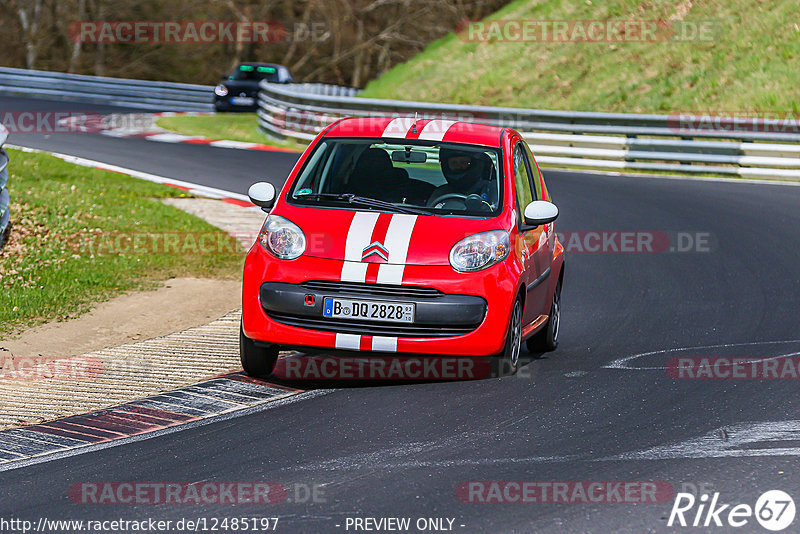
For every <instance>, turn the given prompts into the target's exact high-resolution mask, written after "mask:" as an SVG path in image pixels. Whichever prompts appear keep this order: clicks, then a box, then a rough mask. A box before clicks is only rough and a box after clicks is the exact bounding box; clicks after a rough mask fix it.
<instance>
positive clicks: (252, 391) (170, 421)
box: [0, 373, 322, 472]
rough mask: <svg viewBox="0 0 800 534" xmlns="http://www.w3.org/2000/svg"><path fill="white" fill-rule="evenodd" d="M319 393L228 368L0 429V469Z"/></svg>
mask: <svg viewBox="0 0 800 534" xmlns="http://www.w3.org/2000/svg"><path fill="white" fill-rule="evenodd" d="M300 394H304V395H300ZM318 394H322V392H321V391H320V392H305V391H303V390H300V389H295V388H289V387H285V386H280V385H276V384H272V383H269V382H264V381H262V380H258V379H254V378H250V377H248V376H246V375H244V374H243V373H229V374H226V375H222V376H219V377H217V378H213V379H211V380H206V381H203V382H200V383H197V384H194V385H191V386H186V387H182V388H179V389H175V390H172V391H167V392H164V393H160V394H158V395H152V396H150V397H147V398H144V399H141V400H136V401H132V402H126V403H124V404H120V405H117V406H114V407H112V408H107V409H103V410H99V411H95V412H91V413H87V414H82V415H73V416H69V417H63V418H61V419H56V420H54V421H49V422H47V423H41V424H37V425H32V426H27V427H24V428H15V429H10V430H4V431H1V432H0V472H2V471H7V470H10V469H16V468H19V467H24V466H26V465H31V464H33V463H41V462H42V461H49V460H53V459H57V458H62V457H65V456H74V455H76V454H82V453H84V452H90V451H92V450H97V449H100V448H107V447H110V446H116V445H121V444H123V443H126V442H129V441H132V440H134V439H135V440H137V441H138V440H141V439H147V438H150V437H155V436H157V435H161V434H164V433H167V432H170V431H178V430H182V429H185V428H188V427H191V426H198V425H199V424H207V423H210V422H213V421H218V420H221V419H230V418H232V417H238V416H241V415H246V414H248V413H253V412H255V411H260V410H262V409H264V408H265V405H267V404H270V406H269V407H272V406H273V405H274V406H278V405H283V404H285V403H286V402H293V401H294V400H300V399H301V398H305V397H308V396H316V395H318ZM290 397H296V398H295V399H290ZM276 401H283V402H276Z"/></svg>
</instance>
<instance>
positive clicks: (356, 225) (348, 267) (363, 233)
mask: <svg viewBox="0 0 800 534" xmlns="http://www.w3.org/2000/svg"><path fill="white" fill-rule="evenodd" d="M378 217H380V213H371V212H365V211H357V212H355V214H354V215H353V220H352V221H351V222H350V229H349V230H348V231H347V241H346V242H345V245H344V260H345V261H344V264H343V265H342V277H341V280H342V281H343V282H363V281H364V280H366V278H367V265H368V264H367V263H361V255H362V254H363V252H364V248H366V247H367V246H368V245H369V244H370V242H371V239H372V231H373V230H375V225H376V224H377V223H378Z"/></svg>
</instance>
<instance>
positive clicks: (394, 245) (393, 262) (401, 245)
mask: <svg viewBox="0 0 800 534" xmlns="http://www.w3.org/2000/svg"><path fill="white" fill-rule="evenodd" d="M415 224H417V216H416V215H406V214H398V215H392V220H391V221H390V222H389V228H388V229H387V231H386V239H385V240H384V242H383V244H384V246H385V247H386V248H387V249H388V250H389V263H382V264H381V265H380V267H378V280H377V283H379V284H393V285H400V284H402V283H403V271H404V270H405V263H406V259H407V258H408V247H409V245H410V244H411V234H412V233H413V232H414V225H415Z"/></svg>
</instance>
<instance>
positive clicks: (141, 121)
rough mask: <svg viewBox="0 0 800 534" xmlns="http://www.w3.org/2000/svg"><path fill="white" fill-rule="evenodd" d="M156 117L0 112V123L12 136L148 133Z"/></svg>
mask: <svg viewBox="0 0 800 534" xmlns="http://www.w3.org/2000/svg"><path fill="white" fill-rule="evenodd" d="M156 119H157V117H155V116H153V115H152V114H143V113H134V114H110V115H100V114H97V113H95V112H86V111H80V110H75V111H46V110H23V111H0V124H2V125H3V126H5V128H6V129H7V130H8V131H9V132H10V133H19V134H32V133H38V134H63V133H97V132H101V131H104V130H113V129H119V128H128V129H131V130H138V131H140V130H147V129H152V128H153V127H154V126H155V121H156Z"/></svg>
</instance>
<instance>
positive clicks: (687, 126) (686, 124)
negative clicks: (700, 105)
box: [667, 110, 800, 135]
mask: <svg viewBox="0 0 800 534" xmlns="http://www.w3.org/2000/svg"><path fill="white" fill-rule="evenodd" d="M667 127H668V128H669V129H670V130H671V131H672V132H674V133H676V134H679V135H691V134H696V133H701V132H734V131H735V132H754V133H759V132H760V133H781V134H798V133H800V113H798V112H797V111H744V110H739V111H736V110H734V111H725V110H719V111H708V112H676V113H671V114H670V115H669V116H668V117H667Z"/></svg>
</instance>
